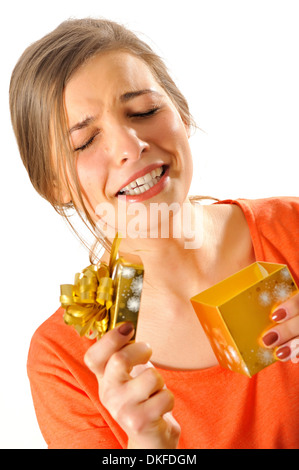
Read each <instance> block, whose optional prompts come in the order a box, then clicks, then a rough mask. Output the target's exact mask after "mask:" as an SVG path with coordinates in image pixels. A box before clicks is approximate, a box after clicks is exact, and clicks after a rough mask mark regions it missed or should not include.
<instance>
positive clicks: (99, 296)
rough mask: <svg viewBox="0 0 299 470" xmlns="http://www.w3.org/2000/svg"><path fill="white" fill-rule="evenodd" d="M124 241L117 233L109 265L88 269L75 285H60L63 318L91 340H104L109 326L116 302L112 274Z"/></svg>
mask: <svg viewBox="0 0 299 470" xmlns="http://www.w3.org/2000/svg"><path fill="white" fill-rule="evenodd" d="M120 242H121V238H120V236H119V235H118V233H117V234H116V236H115V238H114V241H113V244H112V247H111V254H110V260H109V265H107V264H106V263H100V264H99V265H98V266H94V265H91V266H88V267H87V268H85V269H83V271H82V272H81V273H77V274H76V275H75V282H74V285H72V284H63V285H61V286H60V291H61V295H60V303H61V306H62V307H63V308H64V309H65V312H64V315H63V319H64V321H65V323H66V324H67V325H73V326H74V327H75V328H76V330H77V331H78V333H79V334H80V336H84V335H85V336H87V337H88V338H90V339H93V338H98V339H99V338H101V336H103V334H104V333H106V331H107V329H108V327H109V319H110V315H109V309H110V308H111V306H112V303H113V279H112V272H113V269H114V266H115V264H116V263H117V262H120V258H119V259H117V253H118V248H119V245H120Z"/></svg>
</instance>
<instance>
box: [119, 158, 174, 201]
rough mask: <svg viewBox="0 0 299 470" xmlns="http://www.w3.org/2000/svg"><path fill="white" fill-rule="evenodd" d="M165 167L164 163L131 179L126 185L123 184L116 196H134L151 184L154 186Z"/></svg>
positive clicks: (143, 191)
mask: <svg viewBox="0 0 299 470" xmlns="http://www.w3.org/2000/svg"><path fill="white" fill-rule="evenodd" d="M166 169H167V166H166V165H162V166H160V167H159V168H155V169H154V170H152V171H150V172H149V173H147V174H146V175H144V176H141V177H140V178H137V179H136V180H134V181H131V183H129V184H128V185H127V186H124V187H123V188H122V189H121V190H120V191H119V192H118V193H117V196H122V195H123V196H135V195H138V194H142V193H145V192H146V191H148V190H149V189H151V188H152V187H153V186H155V185H156V184H157V183H158V182H159V181H160V179H161V178H162V176H163V175H164V173H165V171H166Z"/></svg>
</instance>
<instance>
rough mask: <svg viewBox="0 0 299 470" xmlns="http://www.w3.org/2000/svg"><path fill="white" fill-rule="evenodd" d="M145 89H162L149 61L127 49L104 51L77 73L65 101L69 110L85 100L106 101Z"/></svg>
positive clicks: (72, 79)
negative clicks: (144, 60) (148, 63)
mask: <svg viewBox="0 0 299 470" xmlns="http://www.w3.org/2000/svg"><path fill="white" fill-rule="evenodd" d="M145 88H150V89H154V90H156V91H159V92H162V91H163V90H162V88H161V87H160V86H159V84H158V82H157V81H156V79H155V78H154V76H153V74H152V72H151V70H150V68H149V67H148V65H147V64H145V63H144V62H143V61H142V60H141V59H139V58H138V57H136V56H134V55H132V54H130V53H128V52H125V51H117V52H115V51H113V52H105V53H101V54H99V55H97V56H95V57H93V58H92V59H89V60H88V61H87V63H86V64H84V65H83V66H81V67H80V68H79V70H77V71H76V72H75V74H74V75H73V77H72V78H71V79H70V81H69V82H68V84H67V86H66V89H65V101H66V106H67V109H68V108H69V107H73V106H80V105H83V103H89V104H94V103H95V102H96V103H97V104H105V103H106V102H109V103H111V101H112V102H115V100H118V99H119V97H120V96H121V95H122V94H124V93H127V92H130V91H135V90H139V89H145ZM68 111H70V109H68Z"/></svg>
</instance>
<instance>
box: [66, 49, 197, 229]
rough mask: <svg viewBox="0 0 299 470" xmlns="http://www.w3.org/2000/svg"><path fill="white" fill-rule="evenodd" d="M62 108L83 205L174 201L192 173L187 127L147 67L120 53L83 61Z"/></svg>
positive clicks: (181, 196)
mask: <svg viewBox="0 0 299 470" xmlns="http://www.w3.org/2000/svg"><path fill="white" fill-rule="evenodd" d="M65 106H66V111H67V117H68V124H69V135H70V139H71V143H72V147H73V149H74V159H76V168H77V173H78V178H79V182H80V185H81V188H82V192H83V194H84V198H85V202H86V204H87V207H88V208H89V211H90V213H91V215H92V217H93V218H94V220H95V221H97V219H98V217H97V215H96V212H98V211H97V207H98V205H99V204H101V203H109V204H111V205H112V206H114V208H115V210H116V211H117V207H118V202H119V200H121V201H122V202H123V201H125V204H126V205H128V204H130V203H132V202H140V203H143V204H144V205H146V206H147V207H149V206H150V203H152V202H155V203H161V202H164V203H167V204H169V205H170V204H171V203H173V202H176V203H179V204H182V203H183V202H184V201H185V200H186V197H187V194H188V190H189V187H190V183H191V178H192V158H191V152H190V147H189V140H188V137H189V135H188V134H189V130H188V128H187V126H186V125H185V123H184V122H183V121H182V118H181V116H180V114H179V112H178V110H177V108H176V107H175V105H174V104H173V102H172V101H171V100H170V98H169V97H168V95H167V94H166V93H165V91H164V90H163V89H162V88H161V87H160V86H159V84H158V83H157V81H156V80H155V78H154V77H153V75H152V74H151V72H150V70H149V68H148V67H147V65H146V64H145V63H144V62H143V61H141V60H140V59H138V58H137V57H135V56H133V55H131V54H129V53H126V52H123V51H122V52H120V51H118V52H108V53H105V54H101V55H98V56H96V57H95V58H93V59H91V60H89V61H88V62H87V63H86V64H85V65H84V66H82V67H81V68H80V69H79V71H77V72H76V73H75V75H74V76H73V77H72V79H71V80H70V81H69V83H68V84H67V86H66V90H65Z"/></svg>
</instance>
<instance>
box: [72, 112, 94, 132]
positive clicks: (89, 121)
mask: <svg viewBox="0 0 299 470" xmlns="http://www.w3.org/2000/svg"><path fill="white" fill-rule="evenodd" d="M95 119H96V118H95V117H94V116H89V117H87V118H86V119H83V121H80V122H77V124H75V125H74V126H73V127H71V128H70V129H69V134H71V133H72V132H74V131H79V130H80V129H84V128H85V127H88V126H89V125H90V124H92V123H93V122H94V121H95Z"/></svg>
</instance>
